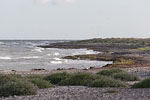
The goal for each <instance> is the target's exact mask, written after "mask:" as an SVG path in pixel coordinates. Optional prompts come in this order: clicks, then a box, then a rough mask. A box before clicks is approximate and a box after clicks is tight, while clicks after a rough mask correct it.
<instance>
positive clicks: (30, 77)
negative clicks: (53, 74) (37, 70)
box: [26, 75, 44, 79]
mask: <svg viewBox="0 0 150 100" xmlns="http://www.w3.org/2000/svg"><path fill="white" fill-rule="evenodd" d="M26 78H28V79H34V78H36V79H37V78H38V79H44V76H43V75H28V76H26Z"/></svg>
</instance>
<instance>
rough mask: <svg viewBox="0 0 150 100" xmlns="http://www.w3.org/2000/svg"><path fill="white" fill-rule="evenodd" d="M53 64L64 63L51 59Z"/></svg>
mask: <svg viewBox="0 0 150 100" xmlns="http://www.w3.org/2000/svg"><path fill="white" fill-rule="evenodd" d="M51 64H62V61H51Z"/></svg>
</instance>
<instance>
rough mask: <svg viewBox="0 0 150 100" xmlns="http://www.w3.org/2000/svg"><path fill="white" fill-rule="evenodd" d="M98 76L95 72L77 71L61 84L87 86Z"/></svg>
mask: <svg viewBox="0 0 150 100" xmlns="http://www.w3.org/2000/svg"><path fill="white" fill-rule="evenodd" d="M96 78H97V77H96V76H95V75H93V74H89V73H75V74H72V75H71V76H70V77H69V78H67V79H65V80H62V81H61V82H60V83H59V85H71V86H76V85H81V86H85V85H88V84H89V83H91V82H92V81H93V80H95V79H96Z"/></svg>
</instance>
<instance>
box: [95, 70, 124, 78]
mask: <svg viewBox="0 0 150 100" xmlns="http://www.w3.org/2000/svg"><path fill="white" fill-rule="evenodd" d="M120 72H124V71H123V70H121V69H108V70H102V71H99V72H98V73H96V74H97V75H104V76H112V75H113V74H115V73H120Z"/></svg>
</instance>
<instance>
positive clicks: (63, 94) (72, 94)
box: [0, 86, 150, 100]
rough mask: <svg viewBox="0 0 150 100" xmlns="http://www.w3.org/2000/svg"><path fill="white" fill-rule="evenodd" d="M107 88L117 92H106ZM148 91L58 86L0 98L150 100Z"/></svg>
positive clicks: (24, 99) (12, 99) (7, 99)
mask: <svg viewBox="0 0 150 100" xmlns="http://www.w3.org/2000/svg"><path fill="white" fill-rule="evenodd" d="M107 90H116V91H118V92H115V93H106V91H107ZM149 93H150V89H131V88H88V87H84V86H62V87H60V86H59V87H54V88H49V89H41V90H39V91H38V94H37V95H35V96H13V97H8V98H0V100H150V99H149V98H150V95H149Z"/></svg>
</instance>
